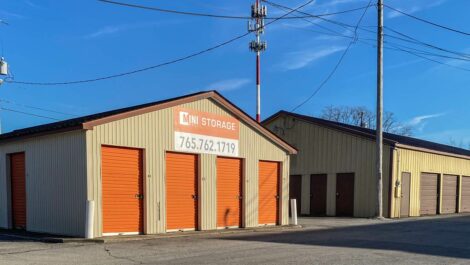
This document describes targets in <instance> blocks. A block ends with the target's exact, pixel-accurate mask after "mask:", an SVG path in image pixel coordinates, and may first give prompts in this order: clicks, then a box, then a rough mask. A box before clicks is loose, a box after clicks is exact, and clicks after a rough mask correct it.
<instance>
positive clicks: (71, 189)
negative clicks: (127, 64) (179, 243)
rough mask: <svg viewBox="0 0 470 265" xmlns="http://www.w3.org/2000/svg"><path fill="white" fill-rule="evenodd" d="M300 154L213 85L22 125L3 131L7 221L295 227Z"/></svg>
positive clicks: (0, 195)
mask: <svg viewBox="0 0 470 265" xmlns="http://www.w3.org/2000/svg"><path fill="white" fill-rule="evenodd" d="M295 153H296V150H295V149H294V148H293V147H291V146H290V145H289V144H287V143H286V142H284V141H283V140H281V139H280V138H278V137H277V136H275V135H274V134H272V133H271V132H269V131H268V130H266V129H265V128H263V127H262V126H260V125H259V124H258V123H257V122H256V121H254V120H253V119H252V118H250V117H249V116H248V115H247V114H246V113H244V112H243V111H241V110H240V109H239V108H237V107H236V106H235V105H233V104H232V103H230V102H229V101H228V100H226V99H225V98H224V97H222V96H221V95H220V94H218V93H217V92H212V91H211V92H202V93H196V94H192V95H188V96H184V97H180V98H174V99H170V100H165V101H160V102H155V103H149V104H145V105H140V106H135V107H130V108H125V109H119V110H114V111H108V112H104V113H99V114H95V115H90V116H85V117H81V118H76V119H72V120H67V121H62V122H57V123H52V124H46V125H41V126H36V127H32V128H27V129H22V130H17V131H13V132H10V133H6V134H2V135H0V165H1V166H0V227H3V228H20V229H26V230H28V231H34V232H46V233H52V234H62V235H71V236H80V237H83V236H85V234H86V233H87V234H88V235H90V233H91V234H92V236H93V237H99V236H106V235H119V234H155V233H165V232H170V231H180V230H211V229H225V228H231V227H255V226H259V225H274V224H279V225H286V224H288V199H289V194H288V191H289V175H290V173H289V155H291V154H295ZM93 206H94V207H93ZM87 209H94V210H93V211H92V210H87ZM87 220H88V221H89V222H91V223H90V224H89V225H88V226H87ZM87 228H88V229H87Z"/></svg>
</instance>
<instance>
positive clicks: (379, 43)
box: [376, 0, 391, 218]
mask: <svg viewBox="0 0 470 265" xmlns="http://www.w3.org/2000/svg"><path fill="white" fill-rule="evenodd" d="M377 14H378V17H377V21H378V27H377V114H376V119H377V125H376V133H377V147H376V149H377V205H376V217H377V218H383V202H382V200H383V199H382V198H383V197H382V193H383V185H382V179H383V178H382V175H383V132H382V130H383V122H382V118H383V37H384V35H383V22H384V16H383V0H378V1H377ZM390 177H391V176H390Z"/></svg>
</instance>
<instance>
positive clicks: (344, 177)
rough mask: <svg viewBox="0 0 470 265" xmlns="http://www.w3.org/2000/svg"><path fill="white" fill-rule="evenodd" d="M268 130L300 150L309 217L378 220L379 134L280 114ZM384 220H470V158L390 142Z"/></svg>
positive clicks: (396, 138) (300, 179)
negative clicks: (453, 216) (467, 215)
mask: <svg viewBox="0 0 470 265" xmlns="http://www.w3.org/2000/svg"><path fill="white" fill-rule="evenodd" d="M263 124H264V125H265V126H266V127H267V128H269V129H270V130H271V131H273V132H274V133H275V134H277V135H278V136H279V137H281V138H283V139H284V140H286V141H287V142H288V143H290V144H291V145H293V146H294V147H296V148H297V149H298V154H297V155H296V156H293V157H292V158H291V169H290V172H291V177H290V191H291V197H292V198H297V200H298V202H299V203H298V204H297V206H298V212H300V213H301V214H303V215H327V216H356V217H372V216H374V215H375V214H376V210H375V209H376V207H375V202H376V194H377V193H376V173H375V161H376V153H375V131H374V130H370V129H365V128H361V127H357V126H351V125H347V124H342V123H337V122H332V121H327V120H323V119H319V118H314V117H310V116H305V115H300V114H296V113H290V112H286V111H280V112H278V113H276V114H274V115H273V116H271V117H270V118H268V119H266V120H265V121H264V122H263ZM383 203H384V204H383V209H384V215H385V216H387V217H392V218H399V217H408V216H421V215H436V214H450V213H461V212H470V151H469V150H464V149H460V148H455V147H451V146H447V145H442V144H438V143H433V142H429V141H424V140H420V139H416V138H411V137H405V136H400V135H395V134H390V133H385V134H384V165H383Z"/></svg>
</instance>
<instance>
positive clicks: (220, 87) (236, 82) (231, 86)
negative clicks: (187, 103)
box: [206, 78, 251, 91]
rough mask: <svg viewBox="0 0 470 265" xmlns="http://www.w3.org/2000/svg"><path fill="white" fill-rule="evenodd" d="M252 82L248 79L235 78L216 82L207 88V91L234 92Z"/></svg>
mask: <svg viewBox="0 0 470 265" xmlns="http://www.w3.org/2000/svg"><path fill="white" fill-rule="evenodd" d="M250 82H251V80H250V79H248V78H233V79H227V80H221V81H217V82H214V83H212V84H210V85H209V86H207V88H206V89H208V90H211V89H215V90H217V91H233V90H237V89H240V88H242V87H243V86H245V85H247V84H248V83H250Z"/></svg>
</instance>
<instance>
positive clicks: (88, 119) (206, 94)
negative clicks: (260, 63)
mask: <svg viewBox="0 0 470 265" xmlns="http://www.w3.org/2000/svg"><path fill="white" fill-rule="evenodd" d="M206 98H211V99H214V100H215V101H217V102H218V103H219V104H221V105H222V106H224V107H225V108H227V109H228V110H229V111H230V112H232V114H233V115H234V116H236V117H238V118H239V119H240V120H242V121H244V122H246V123H247V124H248V125H250V126H251V127H252V128H254V129H255V130H257V131H258V132H260V133H261V134H263V135H265V136H266V137H268V138H269V139H270V140H272V141H273V142H274V143H276V144H278V145H280V146H281V147H283V148H284V149H285V150H286V151H288V152H289V153H290V154H296V153H297V150H296V149H295V148H294V147H292V146H291V145H290V144H288V143H287V142H285V141H284V140H282V139H281V138H279V137H278V136H276V135H275V134H273V133H272V132H271V131H269V130H268V129H266V128H264V127H263V126H262V125H261V124H259V123H258V122H256V121H255V120H254V119H253V118H252V117H251V116H249V115H248V114H247V113H245V112H244V111H243V110H242V109H240V108H238V107H237V106H236V105H235V104H233V103H232V102H230V101H229V100H228V99H226V98H225V97H223V96H222V95H221V94H219V93H218V92H217V91H203V92H198V93H193V94H189V95H185V96H181V97H176V98H170V99H166V100H161V101H156V102H150V103H146V104H141V105H137V106H132V107H127V108H122V109H116V110H111V111H106V112H101V113H97V114H92V115H87V116H83V117H79V118H74V119H69V120H64V121H59V122H54V123H48V124H44V125H39V126H34V127H29V128H25V129H19V130H14V131H12V132H9V133H5V134H0V143H2V142H6V141H13V140H19V139H23V138H29V137H35V136H40V135H47V134H52V133H59V132H65V131H72V130H80V129H93V127H94V126H97V125H100V124H104V123H108V122H112V121H115V120H119V119H124V118H128V117H132V116H136V115H140V114H144V113H148V112H151V111H156V110H160V109H164V108H170V107H173V106H177V105H180V104H184V103H188V102H192V101H196V100H201V99H206Z"/></svg>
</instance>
